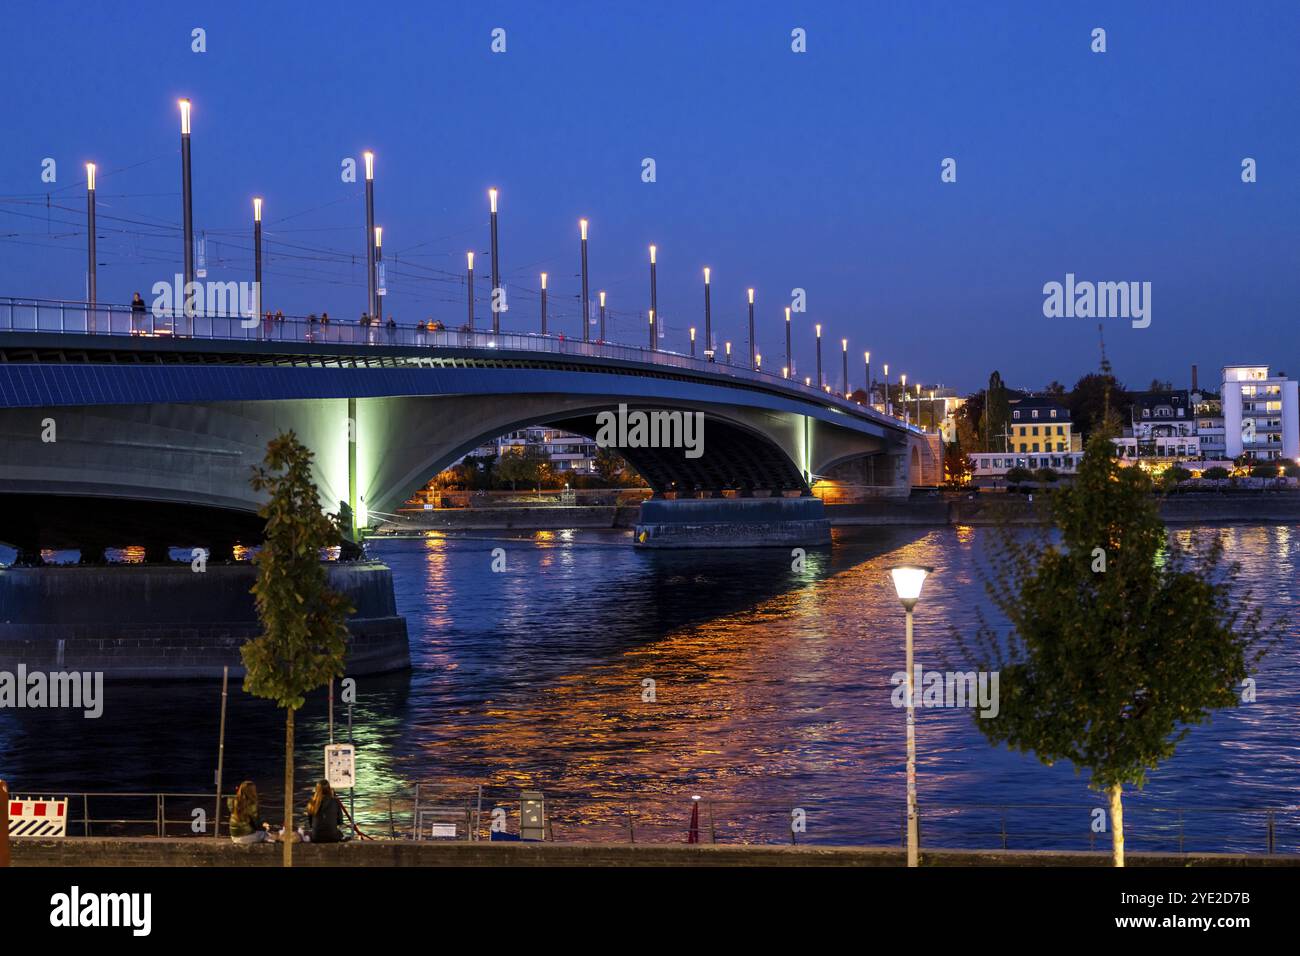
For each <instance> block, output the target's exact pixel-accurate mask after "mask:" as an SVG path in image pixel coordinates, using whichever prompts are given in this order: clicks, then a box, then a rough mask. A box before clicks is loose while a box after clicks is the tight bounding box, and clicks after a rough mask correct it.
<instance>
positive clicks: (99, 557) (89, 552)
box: [79, 540, 108, 564]
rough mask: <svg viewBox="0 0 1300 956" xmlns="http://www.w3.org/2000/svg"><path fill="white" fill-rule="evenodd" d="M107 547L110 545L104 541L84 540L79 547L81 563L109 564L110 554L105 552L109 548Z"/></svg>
mask: <svg viewBox="0 0 1300 956" xmlns="http://www.w3.org/2000/svg"><path fill="white" fill-rule="evenodd" d="M107 548H108V545H107V544H105V543H104V542H103V541H98V540H87V541H85V542H83V543H82V545H81V547H80V549H79V550H80V551H81V560H80V563H81V564H107V563H108V556H107V555H106V554H105V553H104V552H105V551H106V550H107Z"/></svg>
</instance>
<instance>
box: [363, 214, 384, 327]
mask: <svg viewBox="0 0 1300 956" xmlns="http://www.w3.org/2000/svg"><path fill="white" fill-rule="evenodd" d="M383 274H384V227H383V226H375V311H374V313H373V314H372V315H371V316H370V327H371V328H374V327H375V325H376V324H377V323H378V322H379V320H380V319H381V318H383V314H384V307H383V305H382V303H381V302H380V297H381V296H383V295H384V294H385V293H386V292H387V291H388V290H387V289H386V288H385V286H386V284H387V283H384V282H381V281H379V280H380V278H381V277H382V276H383ZM369 337H370V336H367V338H369Z"/></svg>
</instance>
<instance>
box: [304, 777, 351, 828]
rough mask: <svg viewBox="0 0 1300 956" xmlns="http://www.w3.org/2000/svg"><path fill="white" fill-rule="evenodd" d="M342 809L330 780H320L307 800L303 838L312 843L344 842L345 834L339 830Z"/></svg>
mask: <svg viewBox="0 0 1300 956" xmlns="http://www.w3.org/2000/svg"><path fill="white" fill-rule="evenodd" d="M342 809H343V808H342V806H341V805H340V803H339V798H338V797H336V796H335V795H334V789H333V788H332V787H331V786H330V785H329V781H328V780H321V781H319V782H318V783H317V784H316V789H315V791H314V792H313V793H312V795H311V799H310V800H309V801H307V826H306V827H305V829H304V830H303V831H302V838H303V839H304V840H307V841H309V842H311V843H340V842H342V840H343V834H342V833H341V832H340V831H339V821H340V819H341V817H342Z"/></svg>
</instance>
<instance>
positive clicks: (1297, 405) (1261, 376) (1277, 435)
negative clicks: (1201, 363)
mask: <svg viewBox="0 0 1300 956" xmlns="http://www.w3.org/2000/svg"><path fill="white" fill-rule="evenodd" d="M1297 386H1300V382H1297V381H1295V380H1293V379H1289V378H1287V377H1286V376H1285V375H1282V374H1280V373H1279V374H1276V375H1274V374H1272V373H1271V371H1270V369H1269V367H1268V366H1267V365H1228V366H1225V367H1224V369H1223V390H1222V393H1221V397H1222V404H1223V430H1224V450H1225V454H1226V455H1227V457H1228V458H1231V459H1236V458H1238V457H1239V456H1241V455H1246V456H1247V457H1248V458H1250V459H1252V460H1255V461H1275V460H1278V459H1282V458H1289V459H1291V460H1293V461H1294V460H1297V459H1300V392H1297Z"/></svg>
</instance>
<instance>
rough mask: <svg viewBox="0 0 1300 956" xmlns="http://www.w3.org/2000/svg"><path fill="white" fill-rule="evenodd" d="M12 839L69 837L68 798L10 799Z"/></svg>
mask: <svg viewBox="0 0 1300 956" xmlns="http://www.w3.org/2000/svg"><path fill="white" fill-rule="evenodd" d="M9 835H10V836H11V837H62V836H67V835H68V800H67V798H66V797H63V798H61V799H56V798H53V797H18V796H15V797H10V798H9Z"/></svg>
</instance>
